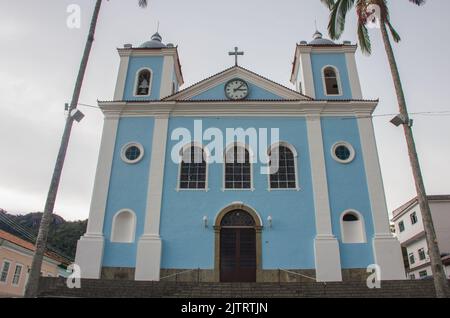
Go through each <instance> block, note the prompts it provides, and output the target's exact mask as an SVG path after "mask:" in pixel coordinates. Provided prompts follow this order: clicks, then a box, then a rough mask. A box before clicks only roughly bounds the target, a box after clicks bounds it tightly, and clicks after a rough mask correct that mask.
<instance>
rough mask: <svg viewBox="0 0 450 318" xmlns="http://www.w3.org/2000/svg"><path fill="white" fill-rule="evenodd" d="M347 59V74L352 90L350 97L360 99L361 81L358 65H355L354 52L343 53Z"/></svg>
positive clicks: (361, 96)
mask: <svg viewBox="0 0 450 318" xmlns="http://www.w3.org/2000/svg"><path fill="white" fill-rule="evenodd" d="M345 58H346V60H347V69H348V76H349V81H350V88H351V90H352V98H354V99H362V98H363V95H362V90H361V81H360V79H359V74H358V67H357V66H356V59H355V53H345Z"/></svg>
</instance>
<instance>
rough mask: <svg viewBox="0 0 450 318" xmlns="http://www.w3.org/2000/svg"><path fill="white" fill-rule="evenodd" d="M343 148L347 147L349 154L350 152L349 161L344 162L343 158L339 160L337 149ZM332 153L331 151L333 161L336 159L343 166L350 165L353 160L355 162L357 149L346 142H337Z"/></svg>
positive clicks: (332, 148)
mask: <svg viewBox="0 0 450 318" xmlns="http://www.w3.org/2000/svg"><path fill="white" fill-rule="evenodd" d="M342 146H343V147H346V148H347V149H348V150H349V152H350V156H349V157H348V159H346V160H342V159H341V158H338V156H337V155H336V149H337V148H338V147H342ZM330 151H331V157H333V159H334V160H335V161H337V162H339V163H342V164H349V163H351V162H352V161H353V160H355V156H356V152H355V148H353V146H352V145H351V144H350V143H348V142H346V141H338V142H336V143H335V144H334V145H333V146H332V147H331V149H330Z"/></svg>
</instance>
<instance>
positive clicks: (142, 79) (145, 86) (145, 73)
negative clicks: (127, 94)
mask: <svg viewBox="0 0 450 318" xmlns="http://www.w3.org/2000/svg"><path fill="white" fill-rule="evenodd" d="M151 80H152V72H151V71H150V70H149V69H143V70H141V71H139V73H138V74H137V77H136V87H135V93H134V95H136V96H148V95H150V85H151Z"/></svg>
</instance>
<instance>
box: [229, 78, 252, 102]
mask: <svg viewBox="0 0 450 318" xmlns="http://www.w3.org/2000/svg"><path fill="white" fill-rule="evenodd" d="M248 93H249V89H248V84H247V82H245V81H244V80H241V79H232V80H231V81H229V82H228V83H227V84H226V85H225V95H226V96H227V97H228V98H229V99H233V100H240V99H244V98H246V97H247V96H248Z"/></svg>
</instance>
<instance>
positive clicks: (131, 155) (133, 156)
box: [122, 143, 144, 163]
mask: <svg viewBox="0 0 450 318" xmlns="http://www.w3.org/2000/svg"><path fill="white" fill-rule="evenodd" d="M143 156H144V148H143V147H142V145H140V144H137V143H130V144H127V145H125V146H124V147H123V148H122V160H123V161H125V162H126V163H137V162H139V161H140V160H141V159H142V157H143Z"/></svg>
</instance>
